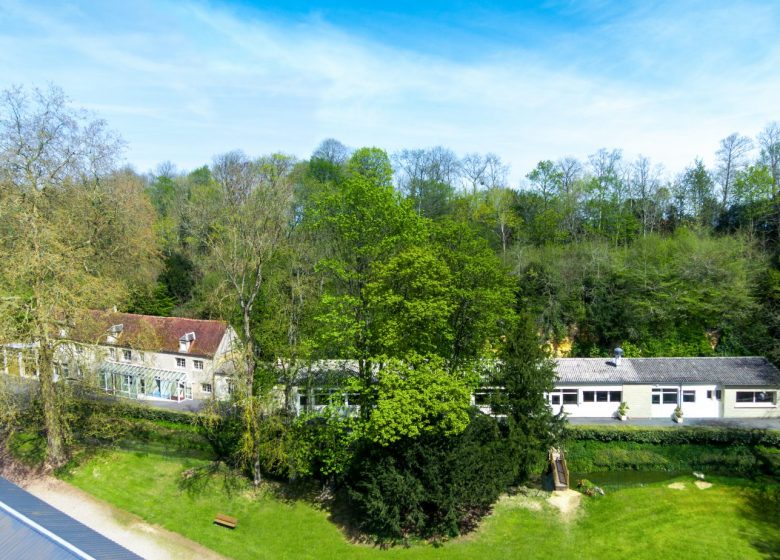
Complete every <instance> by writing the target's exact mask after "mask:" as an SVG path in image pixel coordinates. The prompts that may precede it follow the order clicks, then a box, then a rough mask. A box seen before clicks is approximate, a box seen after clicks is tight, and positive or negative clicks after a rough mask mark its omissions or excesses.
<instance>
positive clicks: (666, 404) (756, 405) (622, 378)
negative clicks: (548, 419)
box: [547, 357, 780, 418]
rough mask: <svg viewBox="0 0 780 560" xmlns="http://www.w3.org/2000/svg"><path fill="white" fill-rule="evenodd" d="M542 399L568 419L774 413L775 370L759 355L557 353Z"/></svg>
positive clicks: (779, 374)
mask: <svg viewBox="0 0 780 560" xmlns="http://www.w3.org/2000/svg"><path fill="white" fill-rule="evenodd" d="M557 373H558V380H557V382H556V384H555V391H553V392H552V393H550V394H549V395H548V396H547V398H548V401H549V403H550V406H551V407H552V408H553V410H554V411H556V412H558V411H559V410H561V409H563V411H564V412H566V413H567V414H568V415H569V416H571V417H573V418H609V417H614V416H616V414H617V409H618V406H619V405H620V403H621V402H622V401H625V402H626V403H627V404H628V406H629V416H630V417H632V418H671V417H672V414H673V413H674V410H675V408H676V407H677V406H678V405H679V406H680V407H681V408H682V411H683V417H684V418H777V417H780V408H778V392H780V371H778V369H777V368H776V367H775V366H774V365H772V364H771V363H770V362H769V361H767V360H766V359H765V358H760V357H735V358H721V357H717V358H622V359H616V358H560V359H558V360H557Z"/></svg>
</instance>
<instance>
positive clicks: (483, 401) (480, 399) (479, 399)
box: [474, 393, 490, 406]
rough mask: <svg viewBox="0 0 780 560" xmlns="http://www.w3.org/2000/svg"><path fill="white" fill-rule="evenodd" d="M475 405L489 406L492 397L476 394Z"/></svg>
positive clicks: (485, 394) (486, 394)
mask: <svg viewBox="0 0 780 560" xmlns="http://www.w3.org/2000/svg"><path fill="white" fill-rule="evenodd" d="M474 404H475V405H476V406H487V405H489V404H490V395H489V394H488V393H474Z"/></svg>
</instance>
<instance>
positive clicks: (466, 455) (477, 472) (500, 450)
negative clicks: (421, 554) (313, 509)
mask: <svg viewBox="0 0 780 560" xmlns="http://www.w3.org/2000/svg"><path fill="white" fill-rule="evenodd" d="M516 474H517V465H516V464H515V463H514V461H513V460H512V457H511V455H510V454H509V453H507V448H506V446H505V445H504V440H502V437H501V433H500V430H499V426H498V424H497V422H496V421H495V420H494V419H492V418H490V417H487V416H483V415H479V414H476V415H473V416H472V419H471V422H470V423H469V426H468V427H467V429H466V430H465V431H464V432H463V433H462V434H459V435H457V436H451V437H445V436H443V435H435V434H426V435H422V436H420V437H417V438H405V439H403V440H400V441H398V442H395V443H393V444H392V445H389V446H387V447H380V446H376V445H371V444H366V445H364V446H363V447H362V448H360V449H359V450H358V452H357V455H356V456H355V459H354V461H353V463H352V466H351V468H350V469H349V470H348V471H347V473H346V474H345V478H344V481H345V486H346V491H347V496H348V498H349V501H350V504H351V506H352V508H353V511H354V512H355V518H356V519H358V520H359V525H360V528H361V529H362V530H364V531H367V532H369V533H371V534H373V535H375V536H376V537H377V538H378V539H379V540H380V541H393V540H397V539H401V538H405V537H407V536H409V535H419V536H423V537H430V538H441V537H449V536H455V535H457V534H459V533H460V532H462V531H464V530H467V529H469V528H471V527H472V526H473V524H474V523H475V522H476V520H478V519H479V518H480V517H481V516H482V515H484V514H485V513H486V512H487V511H488V510H489V508H490V506H491V504H492V503H493V502H494V501H495V500H496V499H497V498H498V496H499V494H500V493H501V492H502V491H503V490H504V489H505V488H506V486H507V485H508V484H509V483H510V482H511V481H512V480H513V478H514V476H515V475H516Z"/></svg>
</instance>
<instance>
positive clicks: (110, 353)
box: [108, 348, 116, 360]
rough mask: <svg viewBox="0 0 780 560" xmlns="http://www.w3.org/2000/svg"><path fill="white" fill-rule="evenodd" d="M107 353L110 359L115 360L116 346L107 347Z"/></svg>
mask: <svg viewBox="0 0 780 560" xmlns="http://www.w3.org/2000/svg"><path fill="white" fill-rule="evenodd" d="M108 355H109V356H111V359H112V360H116V348H109V349H108Z"/></svg>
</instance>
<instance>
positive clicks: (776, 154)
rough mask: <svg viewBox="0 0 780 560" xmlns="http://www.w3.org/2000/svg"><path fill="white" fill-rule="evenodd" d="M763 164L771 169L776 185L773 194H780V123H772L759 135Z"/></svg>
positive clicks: (773, 182)
mask: <svg viewBox="0 0 780 560" xmlns="http://www.w3.org/2000/svg"><path fill="white" fill-rule="evenodd" d="M758 145H759V147H760V149H761V154H760V159H761V162H762V163H763V164H764V165H766V166H767V167H768V168H769V172H770V174H771V175H772V184H773V185H774V191H773V194H774V195H775V196H777V194H778V192H780V123H778V122H771V123H769V124H768V125H766V127H765V128H764V130H762V131H761V132H760V133H759V135H758Z"/></svg>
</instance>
